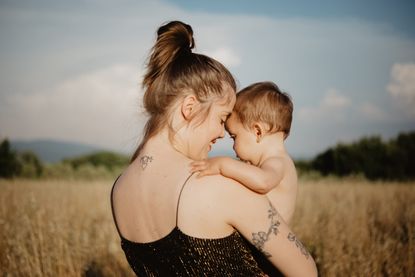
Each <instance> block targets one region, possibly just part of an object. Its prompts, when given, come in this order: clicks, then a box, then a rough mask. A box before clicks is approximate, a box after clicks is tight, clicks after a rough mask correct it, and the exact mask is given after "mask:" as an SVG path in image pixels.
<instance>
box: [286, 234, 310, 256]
mask: <svg viewBox="0 0 415 277" xmlns="http://www.w3.org/2000/svg"><path fill="white" fill-rule="evenodd" d="M287 239H288V240H289V241H292V242H294V243H295V246H297V248H299V249H300V251H301V253H302V254H303V255H304V256H305V257H306V259H308V257H310V254H308V252H307V250H306V249H305V247H304V245H303V244H302V243H301V241H299V240H298V239H297V237H296V236H295V235H294V234H293V233H288V237H287Z"/></svg>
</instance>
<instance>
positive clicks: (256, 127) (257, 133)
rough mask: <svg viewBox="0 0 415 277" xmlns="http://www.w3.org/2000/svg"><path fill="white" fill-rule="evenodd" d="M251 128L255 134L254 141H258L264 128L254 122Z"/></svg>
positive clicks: (262, 134)
mask: <svg viewBox="0 0 415 277" xmlns="http://www.w3.org/2000/svg"><path fill="white" fill-rule="evenodd" d="M253 130H254V133H255V136H256V142H257V143H259V142H260V141H261V139H262V138H263V136H264V128H263V126H262V125H261V124H259V123H254V127H253Z"/></svg>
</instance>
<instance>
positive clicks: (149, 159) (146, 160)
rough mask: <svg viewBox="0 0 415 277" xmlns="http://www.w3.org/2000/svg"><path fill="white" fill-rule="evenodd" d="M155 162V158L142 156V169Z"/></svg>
mask: <svg viewBox="0 0 415 277" xmlns="http://www.w3.org/2000/svg"><path fill="white" fill-rule="evenodd" d="M152 161H153V157H151V156H146V155H144V156H142V157H141V158H140V164H141V168H142V169H146V167H147V165H148V164H149V163H151V162H152Z"/></svg>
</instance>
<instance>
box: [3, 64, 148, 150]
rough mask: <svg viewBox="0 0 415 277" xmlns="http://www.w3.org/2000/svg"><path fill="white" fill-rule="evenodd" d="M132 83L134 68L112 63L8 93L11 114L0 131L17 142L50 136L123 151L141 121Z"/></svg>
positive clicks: (135, 78)
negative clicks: (25, 92) (43, 87)
mask: <svg viewBox="0 0 415 277" xmlns="http://www.w3.org/2000/svg"><path fill="white" fill-rule="evenodd" d="M138 80H139V75H138V69H137V68H136V67H134V66H131V65H128V64H117V65H112V66H110V67H106V68H101V69H98V70H96V71H93V72H87V73H84V74H82V75H78V76H75V77H73V78H70V79H67V80H64V81H63V82H61V83H59V84H57V85H56V86H53V87H51V88H50V89H48V90H45V91H38V92H36V93H32V94H28V95H22V94H19V95H13V96H11V97H10V98H9V100H8V101H9V103H10V104H11V105H12V106H13V111H10V110H9V111H8V113H6V114H5V115H4V118H2V120H1V126H2V129H3V130H2V131H3V132H5V133H12V134H15V136H17V137H19V138H31V137H37V138H55V139H61V140H66V141H77V142H83V143H89V144H95V145H99V146H104V147H109V148H116V149H118V150H124V151H128V150H130V149H131V148H132V147H133V145H134V144H135V140H136V137H137V135H138V134H139V130H140V128H141V127H142V122H143V120H144V116H143V112H142V110H140V103H141V98H140V97H139V95H140V94H139V85H138ZM2 117H3V116H2ZM17 128H18V129H17Z"/></svg>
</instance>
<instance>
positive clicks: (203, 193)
mask: <svg viewBox="0 0 415 277" xmlns="http://www.w3.org/2000/svg"><path fill="white" fill-rule="evenodd" d="M146 149H151V151H148V152H151V153H152V154H151V156H150V155H148V156H146V155H145V154H143V155H142V156H140V157H139V159H137V160H136V161H135V162H133V163H132V164H131V165H130V167H129V168H128V169H127V170H126V171H125V172H124V174H123V175H122V176H121V177H120V178H119V179H118V180H117V182H115V184H114V187H113V192H112V195H111V197H112V201H113V213H114V220H115V222H116V224H117V228H118V230H119V233H120V236H121V245H122V248H123V250H124V252H125V254H126V257H127V260H128V262H129V263H130V265H131V267H132V268H133V270H134V271H135V272H136V274H137V275H145V276H166V275H168V276H174V275H177V276H186V275H187V276H201V275H202V276H203V275H209V276H212V275H215V276H218V275H221V276H227V275H228V276H229V275H244V276H261V275H263V274H262V272H261V270H260V269H259V268H258V267H257V264H256V262H255V261H254V259H253V258H252V255H251V254H250V252H249V250H248V247H247V245H246V243H245V242H244V241H243V239H242V238H241V236H240V235H239V233H238V232H236V231H235V230H234V229H233V228H232V227H231V226H230V225H229V224H227V223H226V220H225V218H224V217H223V216H222V215H221V213H218V212H219V210H220V209H221V207H220V199H218V197H217V196H216V194H217V193H218V191H217V190H218V188H219V186H215V185H213V186H209V184H207V183H206V182H204V181H203V180H198V179H196V178H195V177H194V176H191V175H190V174H189V171H188V167H187V165H188V164H189V162H190V160H188V159H187V158H185V157H183V156H182V155H180V154H178V153H177V152H175V151H174V150H171V149H168V147H167V148H166V149H163V150H162V149H160V148H159V147H158V148H155V147H154V148H153V147H151V143H149V146H148V147H146ZM146 149H145V150H146ZM144 152H145V151H144ZM172 160H174V161H175V162H174V163H173V164H172V163H171V162H168V161H172ZM216 178H223V177H220V176H217V177H216ZM206 179H209V178H206ZM210 179H212V178H210ZM212 197H213V198H217V200H218V201H212V200H213V199H211V198H212ZM215 202H216V203H215ZM225 214H226V213H225Z"/></svg>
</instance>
